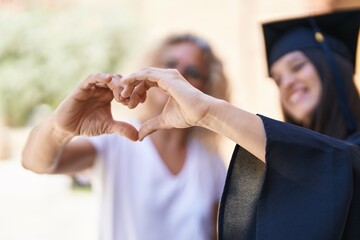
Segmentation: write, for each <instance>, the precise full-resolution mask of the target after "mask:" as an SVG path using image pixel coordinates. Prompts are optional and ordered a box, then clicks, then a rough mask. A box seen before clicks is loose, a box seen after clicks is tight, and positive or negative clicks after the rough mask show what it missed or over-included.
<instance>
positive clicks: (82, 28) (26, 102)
mask: <svg viewBox="0 0 360 240" xmlns="http://www.w3.org/2000/svg"><path fill="white" fill-rule="evenodd" d="M130 29H131V30H130ZM133 30H134V26H132V24H130V22H129V21H128V18H127V17H126V15H122V14H121V13H120V12H119V9H118V8H116V7H114V6H112V5H111V6H110V5H109V6H108V7H106V6H103V7H102V8H101V9H99V7H98V5H90V4H88V5H85V4H82V5H81V4H80V5H79V4H77V5H75V4H74V5H73V6H66V7H65V9H64V8H41V6H39V5H37V6H34V5H32V6H31V7H27V8H22V9H20V10H19V9H17V10H16V11H9V10H7V9H1V10H0V33H1V37H0V115H2V117H3V121H4V123H5V124H6V125H9V126H22V125H25V124H26V123H27V121H28V119H29V116H30V115H31V114H32V112H33V110H34V109H35V107H36V106H38V105H40V104H47V105H49V106H51V107H54V106H56V105H57V104H58V103H59V102H60V101H61V99H63V98H64V97H65V96H66V95H67V94H68V93H69V91H70V90H71V89H72V88H74V86H75V85H76V84H78V82H79V81H81V80H82V79H84V78H85V77H86V76H87V75H88V74H90V73H93V72H118V71H119V70H121V65H122V63H123V60H124V59H125V57H126V55H127V54H128V48H126V46H127V45H128V43H129V42H131V32H133Z"/></svg>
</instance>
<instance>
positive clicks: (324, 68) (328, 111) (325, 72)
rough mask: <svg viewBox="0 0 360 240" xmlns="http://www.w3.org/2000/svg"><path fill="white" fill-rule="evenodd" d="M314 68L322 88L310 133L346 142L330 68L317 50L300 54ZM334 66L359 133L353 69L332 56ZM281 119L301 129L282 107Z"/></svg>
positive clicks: (358, 99)
mask: <svg viewBox="0 0 360 240" xmlns="http://www.w3.org/2000/svg"><path fill="white" fill-rule="evenodd" d="M301 51H302V52H303V53H304V54H305V55H306V56H307V57H308V58H309V59H310V61H311V62H312V63H313V64H314V66H315V68H316V70H317V72H318V74H319V77H320V80H321V84H322V93H321V99H320V102H319V105H318V106H317V109H316V110H315V112H314V114H313V116H312V119H311V123H310V126H309V127H308V128H310V129H311V130H314V131H317V132H319V133H322V134H326V135H328V136H331V137H335V138H338V139H342V140H344V139H346V138H347V137H349V135H351V134H352V133H350V132H348V130H347V127H346V123H345V119H344V116H343V114H342V111H341V109H340V104H339V100H338V96H337V90H336V88H335V84H334V81H335V79H334V76H333V74H332V72H331V71H330V70H329V69H330V66H329V64H328V63H327V60H326V58H325V56H324V53H323V52H322V51H321V50H320V49H311V50H310V49H305V50H301ZM333 56H334V58H335V61H336V64H337V66H338V68H339V72H340V75H341V78H342V80H343V83H344V87H345V94H346V96H347V97H348V100H349V106H350V110H351V113H352V116H353V118H354V121H355V124H356V131H359V130H360V97H359V93H358V91H357V89H356V86H355V83H354V67H353V65H352V64H351V63H350V61H349V60H347V59H345V58H344V57H342V56H340V55H338V54H336V53H334V55H333ZM282 110H283V113H284V119H285V121H286V122H290V123H293V124H296V125H299V126H301V124H300V123H298V122H296V121H295V120H294V119H293V118H291V117H290V115H289V114H288V113H287V112H286V111H285V108H284V107H282Z"/></svg>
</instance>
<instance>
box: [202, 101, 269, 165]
mask: <svg viewBox="0 0 360 240" xmlns="http://www.w3.org/2000/svg"><path fill="white" fill-rule="evenodd" d="M208 102H209V108H208V109H209V110H208V112H207V114H206V116H205V117H204V118H203V119H202V120H201V121H200V122H199V126H201V127H205V128H208V129H210V130H212V131H214V132H217V133H219V134H221V135H223V136H225V137H227V138H229V139H231V140H233V141H234V142H236V143H237V144H239V145H241V146H242V147H243V148H245V149H246V150H248V151H249V152H250V153H252V154H253V155H254V156H256V157H257V158H259V159H260V160H262V161H264V162H265V146H266V135H265V130H264V125H263V122H262V120H261V119H260V117H258V116H257V115H255V114H252V113H249V112H246V111H244V110H241V109H239V108H237V107H235V106H233V105H231V104H230V103H228V102H226V101H223V100H218V99H215V98H211V99H210V101H208Z"/></svg>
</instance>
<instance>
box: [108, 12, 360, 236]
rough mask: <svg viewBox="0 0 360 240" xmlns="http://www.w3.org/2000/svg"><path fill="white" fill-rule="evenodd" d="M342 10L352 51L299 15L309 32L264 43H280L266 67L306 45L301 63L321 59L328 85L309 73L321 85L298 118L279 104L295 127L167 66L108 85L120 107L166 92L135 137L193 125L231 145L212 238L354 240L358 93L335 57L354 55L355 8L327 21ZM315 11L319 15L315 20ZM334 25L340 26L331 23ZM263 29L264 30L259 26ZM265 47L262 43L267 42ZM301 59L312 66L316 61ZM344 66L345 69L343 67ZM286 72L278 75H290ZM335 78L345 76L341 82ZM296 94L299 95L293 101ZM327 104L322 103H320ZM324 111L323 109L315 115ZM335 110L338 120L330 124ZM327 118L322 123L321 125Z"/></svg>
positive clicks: (359, 152)
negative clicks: (210, 91) (153, 91)
mask: <svg viewBox="0 0 360 240" xmlns="http://www.w3.org/2000/svg"><path fill="white" fill-rule="evenodd" d="M349 15H350V16H351V20H350V23H349V24H350V25H352V26H355V27H353V30H352V34H351V30H346V34H347V35H348V34H350V35H352V38H353V39H352V40H350V42H352V43H353V45H354V46H353V47H352V48H351V49H350V51H352V52H353V54H351V53H350V54H349V52H348V50H346V48H347V47H346V44H344V43H343V42H344V41H341V40H336V39H335V38H330V37H329V36H328V35H325V34H324V33H322V32H320V30H319V25H320V22H328V21H329V18H327V17H326V16H319V18H317V17H316V18H312V20H306V21H309V22H310V27H311V28H310V29H309V30H307V31H308V32H310V33H311V34H308V35H307V34H306V33H305V32H306V30H300V31H305V32H301V33H300V34H299V33H298V34H297V35H296V34H295V35H293V36H291V39H290V40H289V39H286V38H285V39H283V38H280V39H279V38H278V39H276V40H275V41H273V42H272V43H271V46H272V47H273V45H274V43H280V42H281V41H284V42H283V43H282V44H285V46H284V45H282V44H280V45H278V46H276V48H275V50H276V49H277V50H276V51H275V50H274V51H275V53H270V54H275V55H268V57H269V59H270V58H271V59H272V60H271V61H272V62H271V64H270V65H269V66H270V68H271V67H272V66H273V64H276V63H279V62H277V61H278V60H279V59H281V57H283V56H285V55H286V54H287V53H290V52H293V51H297V50H299V49H301V51H302V49H305V48H306V49H307V50H304V51H302V53H304V52H306V53H305V54H306V55H305V56H306V57H307V59H308V60H309V59H310V61H312V60H313V59H315V58H313V57H312V55H311V53H313V54H314V55H315V54H320V55H324V56H323V57H324V58H323V61H327V62H326V64H328V65H325V70H326V71H327V72H328V74H329V75H331V76H332V78H329V79H333V82H332V83H328V82H326V81H327V80H326V79H325V77H324V76H323V75H322V74H323V72H320V70H319V69H317V71H318V74H319V79H318V80H319V81H321V83H319V84H318V88H319V89H318V90H317V91H318V93H317V94H318V96H320V97H318V99H317V100H316V97H315V98H314V99H315V100H314V99H313V100H310V101H309V102H310V103H311V104H313V105H312V106H311V107H308V109H306V108H305V110H304V109H303V110H304V113H303V116H302V117H304V118H301V116H300V117H299V116H298V115H294V114H292V113H291V112H290V111H289V110H288V109H289V108H286V106H284V102H285V101H282V104H283V108H284V113H285V116H286V117H289V119H293V122H292V123H296V124H298V125H300V126H296V125H294V124H289V123H284V122H279V121H276V120H272V119H270V118H267V117H265V116H262V115H254V114H251V113H248V112H246V111H243V110H242V109H239V108H237V107H235V106H233V105H231V104H229V103H228V102H225V101H222V100H219V99H216V98H213V97H210V96H208V95H205V94H202V93H201V92H199V91H197V90H196V89H194V88H192V87H191V86H190V84H188V83H187V81H186V79H184V78H183V77H182V76H181V75H180V74H179V73H178V72H177V71H176V70H171V69H157V68H146V69H142V70H140V71H138V72H135V73H133V74H131V75H129V76H126V77H124V78H123V79H122V80H121V81H120V84H119V85H118V86H116V87H114V86H112V87H111V88H112V89H113V92H114V97H115V98H116V99H117V100H118V101H119V102H121V103H123V104H125V105H127V106H128V107H129V108H134V107H136V106H137V105H138V104H139V103H141V102H143V101H145V99H146V91H147V89H149V88H151V87H160V88H162V89H163V90H165V91H166V92H167V93H168V94H169V95H170V98H169V101H168V103H167V105H166V106H165V108H164V110H163V112H162V113H161V114H160V115H159V116H158V117H156V118H154V119H152V120H149V121H148V122H146V123H144V125H143V126H142V127H141V128H140V129H139V139H140V140H141V139H143V138H144V137H145V136H147V135H148V134H150V133H152V132H154V131H156V130H158V129H163V128H173V127H175V128H186V127H189V126H201V127H205V128H208V129H210V130H213V131H215V132H217V133H219V134H222V135H224V136H226V137H228V138H229V139H231V140H233V141H234V142H236V143H237V145H236V147H235V150H234V153H233V157H232V160H231V163H230V166H229V170H228V175H227V180H226V186H225V189H224V192H223V197H222V202H221V208H220V218H219V239H245V240H247V239H258V240H262V239H276V240H279V239H292V240H294V239H301V240H303V239H354V240H355V239H360V227H359V226H360V148H359V147H358V146H357V145H356V144H359V141H358V140H359V137H358V136H359V129H360V128H359V127H360V124H359V123H360V122H359V117H358V116H359V112H360V111H359V110H360V108H359V96H358V95H357V92H356V90H355V88H354V85H353V83H352V81H348V80H349V79H351V80H352V74H353V72H351V70H349V69H347V68H346V67H345V68H344V67H343V66H340V65H339V62H342V63H350V65H351V64H353V63H354V61H355V54H354V53H355V49H356V38H357V34H358V29H359V22H360V19H359V17H360V16H359V15H360V13H359V11H351V12H343V13H341V14H337V13H336V14H332V18H334V19H335V21H339V20H340V19H341V18H343V17H344V18H347V17H345V16H349ZM341 16H342V17H341ZM322 17H325V20H321V19H322ZM326 18H327V19H326ZM314 21H319V23H316V22H315V23H314ZM300 22H301V23H303V22H304V19H302V20H301V21H300ZM333 23H334V22H331V24H333ZM336 24H339V22H336ZM286 25H287V24H286ZM295 25H296V24H295ZM287 26H288V27H286V28H287V30H286V31H285V33H288V32H289V31H290V30H292V29H294V25H292V24H290V25H287ZM289 26H291V27H289ZM333 27H334V25H332V26H331V27H330V28H333ZM343 27H345V25H340V28H343ZM282 29H283V27H282ZM302 29H303V28H302ZM314 29H315V30H316V31H314ZM328 29H329V28H328ZM264 31H265V35H266V34H268V33H267V32H266V31H267V30H265V26H264ZM281 31H282V34H284V31H283V30H281ZM275 32H276V31H275ZM290 32H291V31H290ZM285 35H286V34H285ZM282 37H283V36H282ZM309 37H310V38H309ZM307 38H309V39H307ZM350 38H351V37H350ZM354 40H355V43H354ZM289 41H290V43H291V44H288V43H289ZM291 41H294V42H291ZM314 41H315V42H314ZM329 42H331V43H330V44H329ZM296 43H303V44H304V45H307V44H310V46H308V47H304V46H302V47H299V46H301V44H300V45H299V46H296ZM333 44H334V45H333ZM267 46H270V45H268V42H267ZM316 49H317V50H316ZM308 50H310V51H308ZM318 50H320V51H322V52H320V51H318ZM308 52H310V53H308ZM268 54H269V53H268ZM274 56H275V57H274ZM339 59H340V60H339ZM302 60H303V59H302ZM297 61H300V60H297ZM295 63H298V65H297V64H295ZM295 63H293V65H292V68H290V69H292V70H291V71H296V69H300V68H301V67H300V66H301V64H308V63H304V62H302V63H301V64H300V63H299V62H295ZM309 64H313V65H312V66H313V67H314V66H315V68H317V65H316V63H315V61H314V62H310V63H309ZM345 65H346V66H349V64H345ZM352 66H353V65H352ZM302 67H304V65H303V66H302ZM279 69H280V70H279ZM281 69H283V68H281V67H280V68H279V67H278V68H277V70H273V71H275V72H274V75H276V74H277V76H274V78H277V79H276V81H282V80H280V79H281V78H283V76H282V74H284V72H282V71H281ZM344 69H347V70H346V71H345V72H344V71H343V70H344ZM350 69H351V68H350ZM271 70H272V69H271ZM287 70H288V72H286V71H285V75H286V74H289V69H287ZM310 70H311V69H310ZM312 70H314V69H312ZM310 72H311V71H310ZM349 74H350V75H349ZM279 75H280V76H279ZM344 76H345V78H346V76H347V77H348V78H349V76H350V78H349V79H347V80H346V79H345V78H344ZM342 77H343V78H342ZM279 78H280V79H279ZM315 80H316V79H315ZM341 81H343V82H341ZM346 81H348V82H346ZM344 83H345V84H344ZM278 84H279V83H278ZM339 84H340V85H339ZM349 84H350V87H349V86H348V85H349ZM329 85H330V86H332V90H333V91H334V89H336V95H335V96H332V97H331V99H329V96H331V94H329V95H328V92H327V91H329V89H331V87H329ZM334 86H335V87H334ZM341 86H342V87H341ZM299 88H301V87H299ZM308 88H310V87H303V88H302V89H301V90H299V92H298V93H297V94H298V96H296V94H295V95H294V96H293V99H292V101H295V102H296V101H297V99H299V98H300V99H301V97H302V96H305V97H304V98H306V95H305V93H304V92H306V91H308ZM349 89H350V92H351V91H352V92H353V93H352V94H349V92H348V90H349ZM341 91H343V92H342V93H341ZM354 91H355V92H354ZM315 92H316V91H315ZM330 93H331V91H330ZM299 94H304V95H301V96H300V97H299ZM314 96H316V94H315V95H314ZM326 101H330V102H329V103H327V102H326ZM311 104H310V105H311ZM326 104H330V106H328V107H327V108H328V109H326V106H324V105H326ZM305 105H306V104H305ZM324 109H325V110H327V111H328V112H325V113H323V112H322V111H324ZM329 111H330V112H329ZM331 111H334V112H335V113H333V114H335V116H334V115H331ZM324 114H325V115H324ZM324 116H325V117H324ZM336 116H340V117H339V118H337V119H336V120H333V118H334V117H336ZM289 119H287V120H289ZM299 119H300V121H299ZM301 119H305V120H301ZM289 121H290V120H289ZM328 122H329V123H331V124H329V125H328V126H327V127H325V128H324V127H323V126H325V125H327V123H328ZM334 124H335V125H334ZM308 128H310V129H312V130H310V129H308ZM323 129H325V130H323ZM319 132H320V133H319ZM325 134H326V135H325ZM344 140H345V141H344ZM353 143H355V144H353Z"/></svg>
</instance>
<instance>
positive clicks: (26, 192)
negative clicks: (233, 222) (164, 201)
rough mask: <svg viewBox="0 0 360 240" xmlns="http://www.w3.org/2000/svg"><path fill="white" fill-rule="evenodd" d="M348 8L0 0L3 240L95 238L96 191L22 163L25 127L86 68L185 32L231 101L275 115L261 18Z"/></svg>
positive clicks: (227, 0) (239, 0) (244, 1)
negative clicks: (204, 44)
mask: <svg viewBox="0 0 360 240" xmlns="http://www.w3.org/2000/svg"><path fill="white" fill-rule="evenodd" d="M290 2H291V4H290ZM352 6H360V2H359V1H358V0H316V1H313V0H291V1H289V0H171V1H169V0H153V1H146V0H120V1H110V0H62V1H61V0H22V1H21V0H0V240H13V239H34V240H35V239H36V240H49V239H51V240H56V239H59V240H60V239H61V240H65V239H87V240H92V239H94V240H95V239H97V231H98V223H97V221H98V219H97V216H98V198H97V195H96V191H95V190H94V189H92V190H91V189H90V190H89V189H88V188H81V189H79V188H74V187H73V186H72V181H71V178H69V177H67V176H48V175H37V174H34V173H31V172H29V171H26V170H24V169H23V168H22V167H21V164H20V156H21V151H22V148H23V146H24V143H25V141H26V138H27V135H28V133H29V131H30V129H31V128H32V127H33V126H34V125H36V124H37V123H39V122H40V121H41V120H42V119H44V118H45V117H46V116H48V115H49V114H50V113H51V112H52V111H53V109H54V107H55V106H56V105H57V104H58V103H59V102H60V101H61V99H63V98H64V97H65V96H66V95H67V94H69V92H70V91H71V90H72V89H73V88H74V87H75V86H76V85H77V84H78V83H79V82H80V81H82V80H83V79H84V78H85V77H86V76H87V75H89V74H90V73H94V72H110V73H120V74H123V75H126V74H128V73H130V72H132V71H136V70H137V69H139V68H141V67H142V65H141V62H142V61H141V60H142V58H143V57H144V56H145V54H146V53H148V52H149V51H150V50H151V47H152V46H154V44H156V43H157V42H158V41H160V40H161V39H163V37H165V36H167V35H168V34H170V33H184V32H190V33H194V34H197V35H199V36H201V37H203V38H204V39H206V40H207V41H208V42H209V43H210V45H211V46H213V48H214V50H215V52H216V53H217V55H219V56H220V58H221V59H222V60H223V62H224V65H225V70H226V74H227V75H228V76H229V79H230V81H231V96H232V98H231V102H232V103H234V104H235V105H237V106H239V107H242V108H244V109H245V110H248V111H250V112H253V113H261V114H264V115H267V116H269V117H272V118H275V119H281V114H280V110H279V105H278V97H277V90H276V87H275V85H274V84H273V83H272V81H271V80H270V79H269V78H268V77H267V75H266V65H265V57H264V48H263V39H262V35H261V23H262V22H265V21H270V20H274V19H281V18H285V17H296V16H303V15H308V14H311V13H320V12H324V11H328V10H330V9H333V8H349V7H352ZM358 55H359V54H358ZM358 59H359V57H358ZM357 63H358V64H357V69H358V70H357V74H359V61H357ZM356 79H359V77H356ZM113 110H114V115H115V118H117V119H123V118H129V117H132V116H134V115H133V114H134V113H133V112H130V111H129V110H126V109H123V108H121V107H120V106H118V105H114V106H113ZM135 112H136V111H135ZM222 145H223V146H222V152H221V154H222V156H223V158H224V161H225V163H226V164H228V162H229V159H230V156H231V153H232V148H233V147H234V143H232V142H230V141H229V140H226V139H223V140H222Z"/></svg>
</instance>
